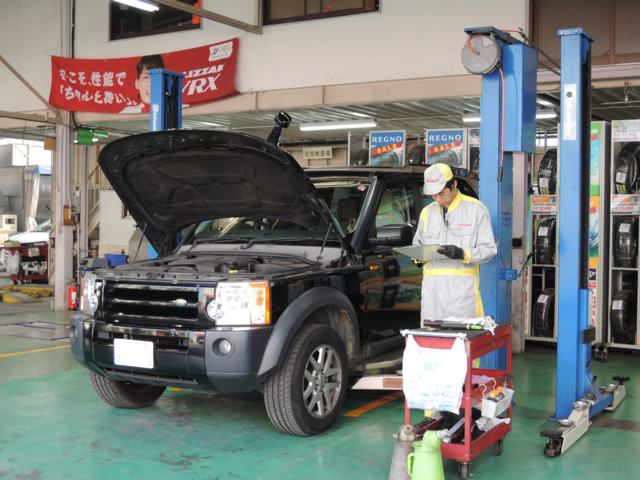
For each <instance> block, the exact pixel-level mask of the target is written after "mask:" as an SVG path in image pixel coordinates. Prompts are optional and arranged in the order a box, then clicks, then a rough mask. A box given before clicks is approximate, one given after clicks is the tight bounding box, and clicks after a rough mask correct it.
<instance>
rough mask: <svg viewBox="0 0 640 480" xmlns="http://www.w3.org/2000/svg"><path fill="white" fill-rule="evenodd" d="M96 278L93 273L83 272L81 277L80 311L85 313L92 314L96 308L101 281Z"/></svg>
mask: <svg viewBox="0 0 640 480" xmlns="http://www.w3.org/2000/svg"><path fill="white" fill-rule="evenodd" d="M97 279H98V276H97V275H94V274H93V273H85V275H84V277H83V278H82V284H81V288H82V297H80V303H81V305H80V308H81V309H82V312H83V313H86V314H87V315H93V314H94V313H95V311H96V310H97V309H98V304H99V300H100V299H99V296H100V289H101V288H100V287H101V286H102V282H97V281H96V280H97Z"/></svg>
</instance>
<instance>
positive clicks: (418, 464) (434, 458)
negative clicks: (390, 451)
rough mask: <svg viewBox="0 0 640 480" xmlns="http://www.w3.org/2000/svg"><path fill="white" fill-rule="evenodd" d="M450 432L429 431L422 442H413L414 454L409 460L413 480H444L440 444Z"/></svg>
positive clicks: (411, 454) (410, 474) (408, 464)
mask: <svg viewBox="0 0 640 480" xmlns="http://www.w3.org/2000/svg"><path fill="white" fill-rule="evenodd" d="M448 433H449V431H448V430H438V431H437V432H436V431H433V430H428V431H426V432H425V434H424V437H422V441H421V442H413V448H414V453H410V454H409V457H408V458H407V471H408V472H409V476H410V477H411V480H444V467H443V466H442V454H441V453H440V443H441V442H442V439H443V438H444V437H446V436H447V434H448Z"/></svg>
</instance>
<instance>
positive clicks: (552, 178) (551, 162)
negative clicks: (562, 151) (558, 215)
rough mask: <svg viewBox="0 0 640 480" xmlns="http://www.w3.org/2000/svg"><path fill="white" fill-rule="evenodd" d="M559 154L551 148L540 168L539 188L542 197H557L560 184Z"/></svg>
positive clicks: (545, 153) (543, 158)
mask: <svg viewBox="0 0 640 480" xmlns="http://www.w3.org/2000/svg"><path fill="white" fill-rule="evenodd" d="M557 165H558V152H557V150H556V149H555V148H550V149H548V150H547V151H546V152H544V155H543V156H542V160H540V166H539V167H538V187H539V189H540V194H541V195H555V194H556V185H557V182H558V173H557V170H558V168H557Z"/></svg>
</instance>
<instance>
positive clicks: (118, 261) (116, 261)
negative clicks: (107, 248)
mask: <svg viewBox="0 0 640 480" xmlns="http://www.w3.org/2000/svg"><path fill="white" fill-rule="evenodd" d="M104 258H106V259H107V260H108V261H109V266H110V267H115V266H116V265H124V264H125V263H127V256H126V255H125V254H124V253H107V254H105V256H104Z"/></svg>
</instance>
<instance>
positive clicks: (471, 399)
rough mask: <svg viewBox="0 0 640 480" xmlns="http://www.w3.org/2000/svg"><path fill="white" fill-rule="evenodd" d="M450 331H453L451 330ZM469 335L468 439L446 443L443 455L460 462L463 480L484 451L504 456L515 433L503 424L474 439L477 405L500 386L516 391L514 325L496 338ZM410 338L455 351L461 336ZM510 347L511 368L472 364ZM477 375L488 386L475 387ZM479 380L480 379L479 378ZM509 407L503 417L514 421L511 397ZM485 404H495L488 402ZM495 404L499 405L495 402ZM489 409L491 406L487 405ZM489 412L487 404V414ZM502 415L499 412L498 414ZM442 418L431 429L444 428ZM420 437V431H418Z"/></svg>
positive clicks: (416, 335) (416, 333)
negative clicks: (509, 435)
mask: <svg viewBox="0 0 640 480" xmlns="http://www.w3.org/2000/svg"><path fill="white" fill-rule="evenodd" d="M448 332H451V331H450V330H449V331H448ZM462 332H464V333H463V335H466V339H465V340H464V345H465V351H466V354H467V375H466V378H465V384H464V391H463V395H462V403H461V405H460V408H461V409H464V420H465V421H464V437H463V439H462V441H461V442H458V443H442V444H441V452H442V457H443V458H452V459H454V460H457V461H458V462H459V464H458V472H459V474H460V478H461V479H462V480H466V479H467V478H468V476H469V462H470V461H471V460H472V459H473V458H474V457H476V456H477V455H479V454H480V453H481V452H483V451H484V450H485V449H487V448H488V447H490V446H492V445H493V453H494V454H495V455H500V454H501V453H502V445H503V439H504V437H505V435H506V434H507V433H509V432H510V431H511V422H509V423H506V422H504V423H500V424H499V425H496V426H495V427H493V428H492V429H491V430H489V431H488V432H484V433H482V434H481V435H480V436H478V437H477V438H472V433H471V432H472V427H473V423H474V420H473V417H472V408H473V406H474V405H477V404H479V403H480V402H482V399H483V397H485V396H486V395H487V394H488V393H489V392H490V391H492V390H493V389H494V388H495V387H496V386H502V385H504V384H505V381H506V385H508V387H509V389H512V388H513V385H512V382H511V378H512V375H511V325H510V324H499V325H498V328H497V329H496V330H495V335H492V334H491V332H489V331H486V330H471V331H468V330H466V331H462ZM403 333H406V335H412V336H413V337H414V339H415V340H416V343H417V344H418V345H419V346H420V347H423V348H434V349H451V347H452V346H453V343H454V341H455V340H456V338H457V337H458V336H459V335H458V334H454V333H444V332H438V331H434V332H430V331H424V330H422V329H420V330H408V331H406V332H403ZM504 346H506V347H507V369H506V370H490V369H483V368H475V367H474V366H473V364H472V362H473V360H475V359H476V358H480V357H481V356H483V355H486V354H487V353H490V352H493V351H494V350H498V349H499V348H502V347H504ZM476 376H487V377H490V378H491V380H489V381H487V382H486V383H484V384H477V383H476V385H477V386H476V387H475V388H474V387H473V385H474V383H473V382H472V378H473V377H476ZM476 378H477V377H476ZM506 401H507V404H508V408H507V409H506V411H505V414H506V416H505V415H503V417H501V418H511V394H509V396H508V399H507V400H506ZM484 403H485V404H489V403H493V402H489V401H488V400H485V402H484ZM493 405H495V403H493ZM487 407H489V405H487ZM484 412H485V409H484V405H483V414H484ZM498 413H499V412H498ZM441 423H442V419H439V420H438V421H436V422H433V423H431V424H429V426H428V427H426V429H427V430H438V429H439V427H440V426H441ZM405 424H411V411H410V410H409V408H408V407H407V406H406V402H405ZM417 433H418V434H420V431H419V432H417Z"/></svg>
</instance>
